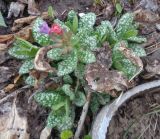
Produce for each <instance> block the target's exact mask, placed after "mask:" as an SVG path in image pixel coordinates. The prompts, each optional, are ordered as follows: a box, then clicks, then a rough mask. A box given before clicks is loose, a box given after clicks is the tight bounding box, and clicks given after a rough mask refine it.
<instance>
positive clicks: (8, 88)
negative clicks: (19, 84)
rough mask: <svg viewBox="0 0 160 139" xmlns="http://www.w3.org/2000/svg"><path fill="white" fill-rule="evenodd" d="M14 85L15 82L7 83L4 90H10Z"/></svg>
mask: <svg viewBox="0 0 160 139" xmlns="http://www.w3.org/2000/svg"><path fill="white" fill-rule="evenodd" d="M14 87H15V84H8V85H7V86H6V87H5V88H4V92H9V91H11V90H12V89H13V88H14Z"/></svg>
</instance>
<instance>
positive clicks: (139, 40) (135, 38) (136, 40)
mask: <svg viewBox="0 0 160 139" xmlns="http://www.w3.org/2000/svg"><path fill="white" fill-rule="evenodd" d="M128 41H131V42H135V43H144V42H146V41H147V39H146V38H144V37H130V38H128Z"/></svg>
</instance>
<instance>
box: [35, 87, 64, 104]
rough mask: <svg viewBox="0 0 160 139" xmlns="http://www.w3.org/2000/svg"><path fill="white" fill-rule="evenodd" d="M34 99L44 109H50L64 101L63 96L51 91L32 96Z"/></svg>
mask: <svg viewBox="0 0 160 139" xmlns="http://www.w3.org/2000/svg"><path fill="white" fill-rule="evenodd" d="M34 98H35V100H36V101H37V102H38V103H40V104H41V105H42V106H45V107H52V106H54V105H57V104H59V103H61V102H63V101H64V100H65V97H64V96H62V95H60V94H59V93H57V92H56V91H52V90H46V91H43V92H39V93H37V94H36V95H35V96H34Z"/></svg>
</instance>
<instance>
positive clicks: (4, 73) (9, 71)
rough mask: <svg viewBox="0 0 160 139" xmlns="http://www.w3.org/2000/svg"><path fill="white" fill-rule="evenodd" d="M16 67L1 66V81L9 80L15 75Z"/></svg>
mask: <svg viewBox="0 0 160 139" xmlns="http://www.w3.org/2000/svg"><path fill="white" fill-rule="evenodd" d="M15 72H16V71H15V69H13V68H9V67H4V66H1V67H0V83H3V82H7V81H8V80H9V79H10V78H11V77H13V76H14V75H15Z"/></svg>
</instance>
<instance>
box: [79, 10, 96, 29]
mask: <svg viewBox="0 0 160 139" xmlns="http://www.w3.org/2000/svg"><path fill="white" fill-rule="evenodd" d="M95 21H96V15H95V14H94V13H87V14H85V15H83V16H82V17H81V18H80V21H79V26H80V28H82V27H93V26H94V24H95Z"/></svg>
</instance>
